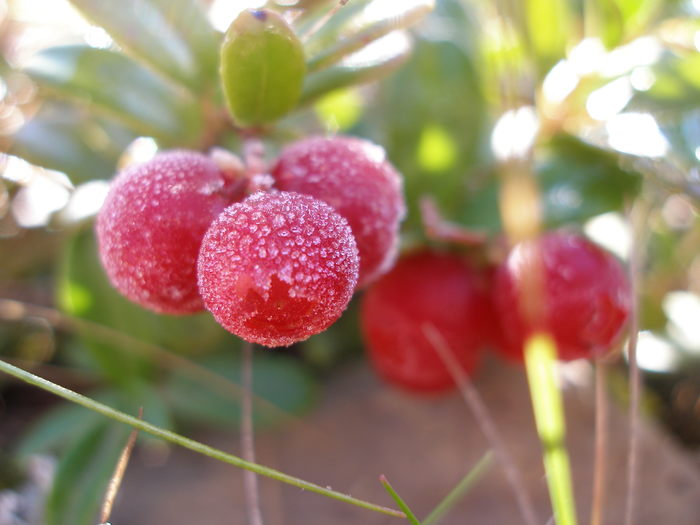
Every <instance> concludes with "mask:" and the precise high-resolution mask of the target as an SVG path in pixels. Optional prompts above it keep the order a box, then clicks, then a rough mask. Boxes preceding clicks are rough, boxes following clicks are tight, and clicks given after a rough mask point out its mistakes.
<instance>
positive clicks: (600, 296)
mask: <svg viewBox="0 0 700 525" xmlns="http://www.w3.org/2000/svg"><path fill="white" fill-rule="evenodd" d="M534 250H538V253H539V257H540V261H541V268H542V288H543V292H544V293H543V298H542V299H543V304H542V308H543V310H542V311H543V316H542V319H543V320H542V323H541V326H539V327H538V326H535V325H532V324H528V323H526V322H525V321H524V316H523V315H521V309H520V304H521V303H520V302H519V301H520V300H519V294H520V292H521V290H523V288H524V287H525V285H524V281H525V279H526V278H527V275H528V270H527V268H528V267H531V264H530V263H528V260H529V256H528V255H527V254H528V253H532V252H533V251H534ZM493 300H494V306H495V309H496V312H497V316H498V319H499V321H500V326H501V331H500V338H499V339H500V341H499V344H497V345H496V349H497V350H499V351H500V352H501V353H503V354H504V355H505V356H506V357H508V358H511V359H514V360H522V359H523V344H524V341H525V338H526V337H527V335H528V334H531V333H532V332H533V331H535V330H536V329H541V330H548V331H549V332H550V333H551V334H552V336H553V337H554V339H555V341H556V342H557V346H558V352H559V359H561V360H562V361H570V360H573V359H579V358H585V359H590V358H596V357H600V356H603V355H604V354H606V353H607V352H609V351H610V350H611V349H612V348H613V347H614V346H615V344H617V343H618V342H619V341H620V339H621V337H622V334H623V331H624V329H625V326H626V324H627V322H628V320H629V317H630V311H631V309H632V291H631V288H630V284H629V280H628V278H627V274H626V272H625V269H624V268H623V266H622V265H621V264H620V262H619V261H618V260H617V259H616V258H615V257H613V256H612V255H611V254H610V253H608V252H606V251H605V250H603V249H602V248H600V247H599V246H598V245H596V244H594V243H592V242H591V241H589V240H587V239H585V238H584V237H582V236H580V235H577V234H574V233H566V232H552V233H548V234H546V235H543V236H542V237H540V238H539V239H538V240H537V241H531V242H529V243H527V244H521V245H518V246H516V247H515V248H514V249H513V250H512V251H511V253H510V254H509V256H508V258H507V260H506V261H505V262H504V263H503V264H502V265H501V266H500V267H499V268H498V270H497V271H496V275H495V282H494V288H493Z"/></svg>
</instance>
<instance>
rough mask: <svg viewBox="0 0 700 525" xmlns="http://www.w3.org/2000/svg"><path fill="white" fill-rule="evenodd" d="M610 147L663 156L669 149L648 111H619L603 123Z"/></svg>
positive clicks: (635, 153) (650, 155) (636, 153)
mask: <svg viewBox="0 0 700 525" xmlns="http://www.w3.org/2000/svg"><path fill="white" fill-rule="evenodd" d="M605 129H606V131H607V133H608V143H609V144H610V147H612V148H613V149H616V150H617V151H619V152H621V153H628V154H630V155H637V156H640V157H663V156H665V155H666V154H667V153H668V151H669V144H668V141H667V140H666V137H664V135H663V134H662V133H661V129H660V128H659V126H658V124H657V123H656V120H654V117H652V116H651V115H649V114H648V113H621V114H619V115H615V116H613V117H612V118H611V119H610V120H608V122H607V123H606V124H605Z"/></svg>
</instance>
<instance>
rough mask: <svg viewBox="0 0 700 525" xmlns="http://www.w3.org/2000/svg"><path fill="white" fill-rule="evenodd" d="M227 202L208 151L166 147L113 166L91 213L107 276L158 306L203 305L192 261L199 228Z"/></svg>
mask: <svg viewBox="0 0 700 525" xmlns="http://www.w3.org/2000/svg"><path fill="white" fill-rule="evenodd" d="M232 201H233V195H232V194H231V192H230V189H229V186H228V182H227V180H226V179H225V178H224V177H223V175H222V174H221V173H220V171H219V169H218V168H217V166H216V165H215V164H214V163H213V162H212V161H211V160H210V159H209V158H208V157H206V156H204V155H202V154H200V153H197V152H193V151H170V152H164V153H160V154H158V155H156V156H155V157H154V158H153V159H151V160H150V161H148V162H145V163H143V164H138V165H133V166H130V167H128V168H127V169H125V170H124V171H122V172H121V173H119V174H118V175H117V176H116V178H115V179H114V181H113V182H112V186H111V188H110V190H109V194H108V195H107V198H106V200H105V203H104V205H103V207H102V209H101V211H100V213H99V215H98V216H97V228H96V230H97V240H98V243H99V253H100V258H101V260H102V264H103V266H104V268H105V270H106V272H107V275H108V276H109V279H110V281H111V282H112V284H113V285H114V287H115V288H117V289H118V290H119V291H120V292H121V293H122V294H123V295H125V296H126V297H128V298H129V299H131V300H132V301H134V302H136V303H138V304H140V305H141V306H144V307H145V308H148V309H150V310H154V311H156V312H159V313H168V314H187V313H192V312H196V311H199V310H201V309H202V308H203V305H202V301H201V299H200V297H199V292H198V290H197V275H196V263H197V256H198V253H199V246H200V243H201V240H202V236H203V235H204V232H205V231H206V230H207V228H208V227H209V224H210V223H211V221H212V220H213V219H214V218H215V217H216V216H217V215H218V214H219V213H221V212H222V211H223V210H224V208H226V206H228V205H229V204H230V203H231V202H232Z"/></svg>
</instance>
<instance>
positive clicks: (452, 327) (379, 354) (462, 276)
mask: <svg viewBox="0 0 700 525" xmlns="http://www.w3.org/2000/svg"><path fill="white" fill-rule="evenodd" d="M492 316H493V312H492V310H491V309H490V302H489V295H488V283H487V280H486V277H485V275H484V274H483V273H482V272H481V271H478V270H477V269H475V268H474V267H473V266H472V265H470V264H469V263H468V262H467V261H466V260H464V259H463V258H461V257H459V256H456V255H450V254H440V253H432V252H427V251H422V252H418V253H414V254H411V255H408V256H406V257H403V258H401V259H400V260H399V261H398V263H397V264H396V266H394V268H393V269H392V270H391V271H390V272H389V273H387V274H386V275H384V276H383V277H382V278H381V279H380V280H379V281H377V282H376V283H375V284H374V285H373V286H371V287H370V288H369V289H368V290H367V291H366V293H365V295H364V297H363V298H362V304H361V310H360V321H361V325H362V332H363V336H364V341H365V346H366V348H367V351H368V353H369V357H370V359H371V362H372V364H373V365H374V368H375V369H376V370H377V372H378V373H379V375H381V376H382V377H383V378H384V379H386V380H387V381H388V382H390V383H392V384H394V385H396V386H398V387H401V388H403V389H405V390H409V391H413V392H423V393H437V392H443V391H446V390H449V389H450V388H452V387H453V386H454V381H453V379H452V375H451V374H450V372H449V371H448V369H447V368H446V367H445V365H444V364H443V361H442V359H441V358H440V355H439V354H438V353H437V352H436V350H435V348H434V347H433V344H432V343H431V342H430V341H429V340H428V339H427V338H426V336H425V333H424V331H423V326H424V325H425V324H426V323H430V324H432V325H433V326H434V327H435V329H437V331H438V332H439V333H440V334H441V335H442V337H443V338H444V340H445V342H446V344H447V346H448V347H449V349H450V350H451V351H452V352H453V353H454V355H455V357H456V358H457V360H458V362H459V363H460V364H461V366H462V368H463V370H464V371H465V372H466V373H468V374H472V373H473V371H474V370H475V368H476V365H477V364H478V360H479V351H480V349H481V347H482V346H484V345H485V344H486V343H487V339H488V336H489V335H490V332H491V330H492V328H491V327H492V326H493V323H494V321H493V317H492Z"/></svg>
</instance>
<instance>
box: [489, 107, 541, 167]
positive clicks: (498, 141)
mask: <svg viewBox="0 0 700 525" xmlns="http://www.w3.org/2000/svg"><path fill="white" fill-rule="evenodd" d="M539 129H540V123H539V120H538V118H537V113H536V112H535V108H534V107H532V106H523V107H521V108H518V109H515V110H513V109H511V110H508V111H506V112H505V113H504V114H503V115H501V118H500V119H498V122H496V125H495V126H494V128H493V133H492V134H491V150H492V151H493V154H494V155H495V157H496V158H497V159H498V160H500V161H506V160H509V159H514V158H523V157H525V156H527V155H528V153H529V152H530V150H531V149H532V146H533V144H534V143H535V139H536V138H537V133H538V132H539Z"/></svg>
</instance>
